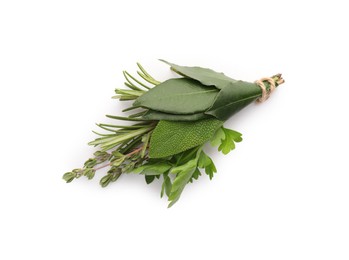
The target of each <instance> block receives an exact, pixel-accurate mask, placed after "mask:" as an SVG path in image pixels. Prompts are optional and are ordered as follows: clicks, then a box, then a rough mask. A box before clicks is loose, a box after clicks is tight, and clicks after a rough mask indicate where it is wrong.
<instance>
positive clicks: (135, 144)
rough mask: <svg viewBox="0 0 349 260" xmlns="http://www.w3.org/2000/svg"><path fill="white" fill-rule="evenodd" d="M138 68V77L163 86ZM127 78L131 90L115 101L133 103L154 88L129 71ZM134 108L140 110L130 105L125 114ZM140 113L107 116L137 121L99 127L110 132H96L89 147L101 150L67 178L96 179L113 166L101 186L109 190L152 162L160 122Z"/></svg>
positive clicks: (119, 94)
mask: <svg viewBox="0 0 349 260" xmlns="http://www.w3.org/2000/svg"><path fill="white" fill-rule="evenodd" d="M137 66H138V68H139V69H140V71H137V74H138V75H139V76H141V78H142V79H143V80H145V81H146V82H148V83H151V84H153V85H157V84H160V82H159V81H157V80H155V79H154V78H153V77H152V76H150V74H149V73H148V72H147V71H146V70H145V69H144V68H143V67H142V66H141V65H140V64H139V63H137ZM123 75H124V77H125V80H126V81H125V83H124V84H125V86H126V87H127V88H128V89H116V90H115V93H116V94H117V95H116V96H114V97H113V98H117V99H119V100H121V101H133V100H135V99H137V98H138V97H139V96H141V95H143V94H144V93H146V92H147V91H148V90H149V89H150V87H148V86H147V85H146V84H145V83H143V82H142V81H141V79H137V78H136V77H134V76H132V75H131V74H130V73H128V72H127V71H124V72H123ZM133 109H137V107H133V106H129V107H127V108H126V109H124V110H123V112H127V111H131V110H133ZM140 110H141V111H139V112H136V113H133V114H131V115H128V116H115V115H106V117H108V118H111V119H115V120H120V121H125V122H133V123H134V124H132V125H120V124H116V125H114V124H104V123H100V124H97V126H98V127H99V128H100V129H102V130H103V131H106V132H107V133H99V132H97V131H93V132H94V133H95V134H96V135H98V136H99V137H97V138H96V139H95V140H93V141H91V142H89V145H93V146H96V147H99V150H98V151H97V152H95V153H94V157H93V158H90V159H88V160H87V161H86V162H85V164H84V166H83V168H78V169H74V170H72V171H71V172H67V173H65V174H64V175H63V179H64V180H65V181H66V182H71V181H73V180H74V179H77V178H80V177H81V176H86V177H87V178H88V179H92V178H93V177H94V176H95V172H96V171H98V170H100V169H103V168H106V167H109V170H108V172H107V175H105V176H104V177H102V178H101V180H100V184H101V186H102V187H106V186H107V185H108V184H109V183H110V182H114V181H116V180H117V179H118V178H119V177H120V175H121V174H122V173H128V172H130V171H132V170H133V169H134V167H137V166H140V165H142V164H143V163H144V161H145V160H147V159H148V157H147V154H148V144H149V139H150V135H151V133H152V131H153V130H154V128H155V127H156V125H157V122H158V121H157V120H146V119H143V118H141V116H142V115H144V114H145V113H146V112H147V110H146V109H140ZM135 122H138V123H135ZM101 164H103V165H101Z"/></svg>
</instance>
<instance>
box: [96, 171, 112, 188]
mask: <svg viewBox="0 0 349 260" xmlns="http://www.w3.org/2000/svg"><path fill="white" fill-rule="evenodd" d="M111 177H112V175H111V174H107V175H105V176H104V177H103V178H102V179H101V180H100V181H99V184H100V185H101V186H102V187H103V188H105V187H107V186H108V184H109V183H110V182H111V179H112V178H111Z"/></svg>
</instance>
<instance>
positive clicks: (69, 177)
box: [63, 172, 76, 183]
mask: <svg viewBox="0 0 349 260" xmlns="http://www.w3.org/2000/svg"><path fill="white" fill-rule="evenodd" d="M75 178H76V173H74V172H66V173H65V174H64V175H63V180H65V181H66V182H67V183H69V182H72V181H73V180H74V179H75Z"/></svg>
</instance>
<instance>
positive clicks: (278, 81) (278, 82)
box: [271, 73, 285, 87]
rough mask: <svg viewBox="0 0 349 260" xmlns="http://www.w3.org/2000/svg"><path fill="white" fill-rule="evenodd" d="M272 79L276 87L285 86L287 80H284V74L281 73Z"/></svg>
mask: <svg viewBox="0 0 349 260" xmlns="http://www.w3.org/2000/svg"><path fill="white" fill-rule="evenodd" d="M271 78H272V79H273V80H274V82H275V86H276V87H277V86H279V85H281V84H283V83H285V80H284V79H283V78H282V74H281V73H278V74H276V75H274V76H272V77H271Z"/></svg>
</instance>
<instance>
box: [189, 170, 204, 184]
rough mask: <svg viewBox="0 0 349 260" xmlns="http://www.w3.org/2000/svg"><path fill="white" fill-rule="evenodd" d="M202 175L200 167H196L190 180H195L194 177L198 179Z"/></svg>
mask: <svg viewBox="0 0 349 260" xmlns="http://www.w3.org/2000/svg"><path fill="white" fill-rule="evenodd" d="M199 176H201V172H200V170H199V169H198V168H196V169H195V171H194V172H193V175H192V176H191V179H190V182H193V179H195V180H197V179H198V178H199Z"/></svg>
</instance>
